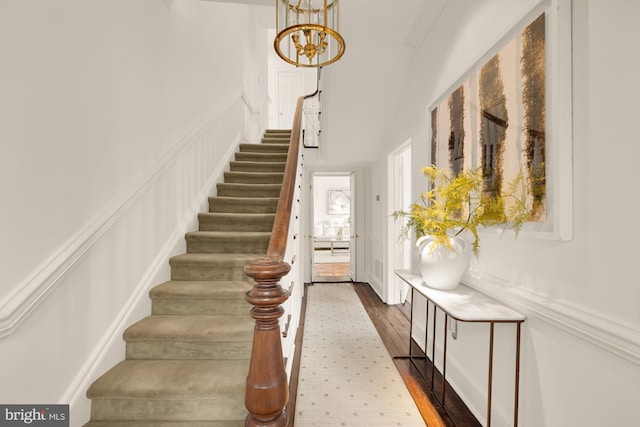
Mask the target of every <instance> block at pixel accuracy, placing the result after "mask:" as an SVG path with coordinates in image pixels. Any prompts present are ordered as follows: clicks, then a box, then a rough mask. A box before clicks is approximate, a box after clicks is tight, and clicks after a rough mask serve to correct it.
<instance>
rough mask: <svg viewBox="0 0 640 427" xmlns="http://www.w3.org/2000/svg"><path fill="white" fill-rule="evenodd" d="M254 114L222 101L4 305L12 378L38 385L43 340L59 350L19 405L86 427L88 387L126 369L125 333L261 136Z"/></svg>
mask: <svg viewBox="0 0 640 427" xmlns="http://www.w3.org/2000/svg"><path fill="white" fill-rule="evenodd" d="M260 114H261V113H260V111H259V110H258V109H256V108H252V107H251V106H249V105H248V101H247V98H246V97H245V96H244V95H243V94H237V95H236V96H233V97H231V98H230V99H228V100H227V102H226V103H224V104H222V107H221V108H219V109H218V111H216V112H214V113H212V114H211V115H210V116H209V117H208V118H206V119H205V120H203V121H202V122H201V123H200V124H199V125H197V126H195V127H194V128H193V129H192V130H191V131H190V132H188V134H187V135H185V136H184V137H183V138H181V139H180V140H179V141H176V143H175V144H174V145H173V146H172V148H171V149H170V150H169V151H168V152H166V153H165V154H164V155H162V156H161V157H160V158H158V160H157V161H155V162H154V163H153V164H152V165H151V166H150V167H149V168H148V169H147V170H146V171H144V172H143V173H142V174H141V175H140V177H139V178H138V179H137V180H135V181H134V182H132V183H131V184H130V185H129V186H128V188H127V189H126V190H125V191H124V192H122V193H121V194H120V195H118V196H117V197H115V198H114V199H113V200H111V201H110V202H109V203H108V204H107V205H106V206H105V209H104V210H103V213H102V214H101V215H100V216H99V217H96V218H95V219H94V220H93V221H91V222H90V223H89V224H88V225H86V226H85V227H84V228H83V229H80V230H78V232H77V233H76V234H75V235H74V236H73V237H72V238H71V239H69V240H68V241H67V242H64V244H62V245H61V246H60V247H59V249H58V250H57V251H55V253H53V254H52V255H51V256H50V257H49V259H47V260H46V262H44V263H42V264H41V265H40V266H39V267H38V268H37V269H35V270H34V271H33V272H32V274H31V275H30V276H29V277H28V278H26V279H25V280H24V281H23V282H22V283H21V284H20V285H19V286H17V287H16V291H15V292H13V293H12V294H11V295H9V296H8V297H7V298H5V300H3V301H0V340H6V342H5V343H4V344H5V345H7V346H8V347H7V348H8V349H9V350H11V351H13V352H15V353H16V354H9V353H5V354H4V356H6V357H7V361H8V362H11V361H16V360H21V362H20V363H22V364H23V365H24V366H14V367H13V368H11V369H12V370H13V372H14V374H15V375H16V376H18V375H19V376H20V378H21V379H24V381H25V383H26V384H28V383H32V384H35V383H37V382H38V381H37V379H38V376H39V373H38V370H39V369H40V367H38V368H37V369H28V366H32V364H33V360H37V359H36V358H37V356H34V355H32V354H31V353H38V348H35V347H36V345H35V344H37V343H38V341H43V340H42V338H43V337H47V339H51V340H52V341H56V342H57V343H58V346H59V348H61V349H62V350H60V351H59V352H58V351H57V352H56V353H62V354H61V355H60V354H52V355H51V361H50V363H55V364H56V365H58V366H56V372H51V375H50V376H48V377H47V384H46V387H42V388H41V389H40V390H38V391H36V390H29V389H27V388H24V389H22V390H19V389H17V388H16V396H17V397H16V398H18V399H22V400H24V399H25V396H27V397H28V398H33V399H37V400H42V397H41V396H48V397H46V398H45V399H48V400H47V401H48V402H50V403H55V402H53V399H51V398H50V396H56V395H57V396H59V398H58V399H55V400H56V401H57V403H61V404H70V406H71V419H72V420H74V421H73V425H74V426H75V425H82V424H83V423H84V422H86V421H88V418H89V410H90V402H89V400H88V399H87V398H86V397H85V393H86V390H87V388H88V386H89V384H90V383H91V382H92V381H93V380H94V379H95V378H97V377H98V376H99V375H101V374H102V373H103V372H104V371H106V370H107V369H109V368H110V367H111V366H113V365H114V364H115V363H117V362H118V361H120V360H122V359H123V356H124V342H123V341H122V332H123V330H124V329H125V328H126V327H128V326H129V325H130V324H132V323H133V322H135V321H136V320H138V319H140V318H142V317H144V316H146V315H148V314H150V301H149V298H148V291H149V290H150V289H151V288H152V287H153V286H155V285H158V284H160V283H161V282H163V281H165V280H168V279H169V277H170V268H169V265H168V259H169V258H170V257H171V256H173V255H177V254H179V253H183V252H184V251H185V242H184V233H185V232H186V231H189V230H194V229H196V227H197V213H198V212H200V211H203V210H207V209H208V200H207V199H208V196H209V195H215V193H216V183H217V182H221V181H222V178H223V172H224V170H225V168H227V167H228V164H229V160H231V158H232V155H233V153H234V152H235V151H236V148H237V146H238V144H239V143H240V142H243V141H248V140H250V139H251V140H256V135H251V136H250V137H248V136H247V135H246V132H247V129H246V127H247V125H248V124H251V126H252V129H251V130H250V133H252V134H255V133H257V132H258V130H257V123H258V122H259V120H260ZM263 130H264V129H260V130H259V132H262V131H263ZM105 272H106V273H107V274H105ZM110 276H115V277H117V279H118V280H117V281H110ZM110 287H113V290H112V289H111V288H110ZM72 295H75V296H73V297H70V296H72ZM74 298H76V299H74ZM82 299H86V303H87V307H86V309H79V306H78V304H80V303H82ZM78 300H81V301H78ZM64 307H68V308H69V310H67V311H65V310H64V309H63V308H64ZM52 319H53V321H54V322H56V323H55V324H54V325H53V327H52V325H51V323H52ZM25 351H27V353H26V354H25V353H24V352H25ZM18 352H22V354H24V355H25V356H26V357H23V358H22V359H21V356H20V355H19V354H18ZM56 357H57V359H56ZM42 369H44V367H43V368H42ZM27 371H29V372H28V373H27ZM31 372H33V375H34V376H35V377H36V378H29V375H30V374H31ZM14 374H11V373H10V372H8V371H7V375H8V376H11V375H14ZM23 374H26V375H23ZM3 376H4V374H3ZM40 377H41V375H40ZM7 379H8V380H11V378H7ZM11 381H13V380H11ZM76 423H77V424H76Z"/></svg>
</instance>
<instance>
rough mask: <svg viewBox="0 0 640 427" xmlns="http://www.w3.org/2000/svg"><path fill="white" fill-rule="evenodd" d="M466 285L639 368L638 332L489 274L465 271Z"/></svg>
mask: <svg viewBox="0 0 640 427" xmlns="http://www.w3.org/2000/svg"><path fill="white" fill-rule="evenodd" d="M462 282H463V283H465V284H466V285H468V286H470V287H472V288H475V289H477V290H478V291H480V292H483V293H485V294H487V295H489V296H491V297H492V298H495V299H496V300H498V301H500V302H502V303H504V304H506V305H509V306H511V307H514V308H515V309H517V310H519V311H522V312H523V313H525V314H526V315H527V317H531V318H536V319H539V320H542V321H544V322H546V323H548V324H550V325H552V326H555V327H557V328H560V329H562V330H564V331H565V332H567V333H569V334H571V335H573V336H575V337H578V338H580V339H582V340H585V341H588V342H590V343H591V344H594V345H596V346H598V347H600V348H602V349H604V350H607V351H609V352H611V353H613V354H615V355H617V356H619V357H622V358H624V359H626V360H628V361H630V362H632V363H635V364H636V365H640V330H639V329H637V328H635V327H633V326H632V325H626V324H622V323H620V322H618V321H616V320H614V319H609V318H606V317H603V316H599V315H598V314H595V313H593V312H590V311H586V310H584V309H582V308H580V307H576V306H574V305H571V304H567V303H566V302H562V301H558V300H555V299H553V298H550V297H549V296H547V295H543V294H541V293H537V292H535V291H532V290H529V289H524V288H522V287H519V286H518V285H517V284H516V283H513V282H511V281H508V280H504V279H501V278H499V277H497V276H494V275H491V274H488V273H476V272H473V271H471V272H470V271H467V273H466V274H465V276H464V277H463V279H462Z"/></svg>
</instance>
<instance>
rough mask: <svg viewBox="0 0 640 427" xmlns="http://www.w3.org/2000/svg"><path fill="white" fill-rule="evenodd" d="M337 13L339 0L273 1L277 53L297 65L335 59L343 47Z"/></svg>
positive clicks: (333, 60)
mask: <svg viewBox="0 0 640 427" xmlns="http://www.w3.org/2000/svg"><path fill="white" fill-rule="evenodd" d="M338 14H339V0H276V31H277V35H276V39H275V40H274V42H273V46H274V47H275V49H276V53H277V54H278V56H280V58H282V59H283V60H285V61H286V62H288V63H289V64H292V65H295V66H296V67H322V66H325V65H329V64H331V63H333V62H336V61H337V60H338V59H340V57H341V56H342V54H343V53H344V49H345V45H344V39H343V38H342V36H341V35H340V33H339V32H338V24H339V19H338Z"/></svg>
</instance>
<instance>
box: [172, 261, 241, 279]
mask: <svg viewBox="0 0 640 427" xmlns="http://www.w3.org/2000/svg"><path fill="white" fill-rule="evenodd" d="M243 267H244V264H243V265H238V266H236V267H235V268H220V267H218V266H214V265H209V266H208V265H202V264H187V263H177V264H172V265H171V280H214V281H215V280H220V281H227V280H239V281H246V282H248V283H252V281H251V279H250V278H249V277H248V276H247V275H246V274H244V271H243V270H242V269H243Z"/></svg>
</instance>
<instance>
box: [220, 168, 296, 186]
mask: <svg viewBox="0 0 640 427" xmlns="http://www.w3.org/2000/svg"><path fill="white" fill-rule="evenodd" d="M283 176H284V175H283V174H282V173H277V172H237V171H231V172H225V173H224V182H227V183H239V184H282V177H283Z"/></svg>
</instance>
